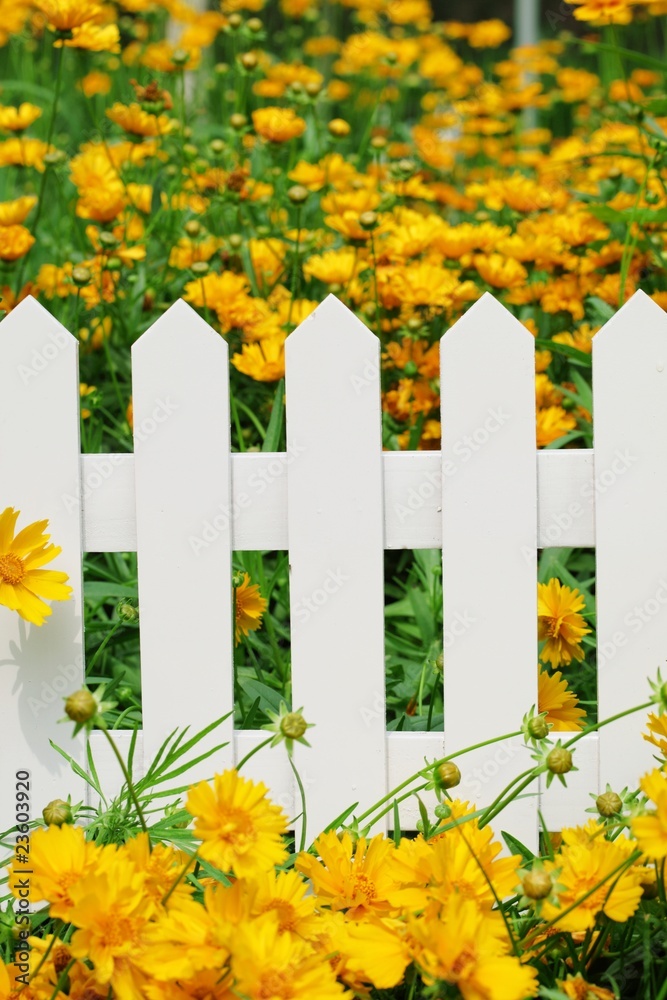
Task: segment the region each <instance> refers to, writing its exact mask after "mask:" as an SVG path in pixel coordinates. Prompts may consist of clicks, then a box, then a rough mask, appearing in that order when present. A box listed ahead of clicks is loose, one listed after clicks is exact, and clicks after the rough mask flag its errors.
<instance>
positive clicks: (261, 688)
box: [243, 677, 282, 712]
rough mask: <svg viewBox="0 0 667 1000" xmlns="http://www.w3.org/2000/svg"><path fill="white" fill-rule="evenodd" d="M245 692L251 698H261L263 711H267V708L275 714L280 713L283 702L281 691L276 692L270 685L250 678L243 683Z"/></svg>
mask: <svg viewBox="0 0 667 1000" xmlns="http://www.w3.org/2000/svg"><path fill="white" fill-rule="evenodd" d="M243 691H244V692H245V694H248V695H250V697H251V698H259V703H260V705H261V708H262V711H266V709H267V708H270V709H271V710H272V711H273V712H279V711H280V702H281V700H282V696H281V694H280V691H275V690H274V689H273V688H271V687H269V686H268V684H263V683H262V681H258V680H256V678H254V677H248V678H247V680H244V681H243Z"/></svg>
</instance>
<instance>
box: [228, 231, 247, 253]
mask: <svg viewBox="0 0 667 1000" xmlns="http://www.w3.org/2000/svg"><path fill="white" fill-rule="evenodd" d="M228 243H229V245H230V247H231V248H232V250H240V249H241V247H242V246H243V237H242V236H241V234H240V233H232V235H231V236H230V237H229V240H228Z"/></svg>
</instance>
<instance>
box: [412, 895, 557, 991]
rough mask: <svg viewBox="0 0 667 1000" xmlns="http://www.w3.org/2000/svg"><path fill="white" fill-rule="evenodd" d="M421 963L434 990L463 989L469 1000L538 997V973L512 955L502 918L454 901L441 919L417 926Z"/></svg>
mask: <svg viewBox="0 0 667 1000" xmlns="http://www.w3.org/2000/svg"><path fill="white" fill-rule="evenodd" d="M408 927H409V933H410V934H411V935H412V936H413V938H414V940H415V960H416V962H417V964H418V966H419V967H420V969H421V970H422V974H423V976H424V979H425V980H426V982H427V983H428V984H431V983H435V982H437V981H444V982H445V983H452V984H455V985H456V986H458V988H459V990H460V991H461V995H462V996H463V997H465V998H466V1000H478V998H479V1000H481V998H482V997H483V998H484V1000H526V998H527V997H534V996H535V995H536V994H537V990H538V983H537V972H536V971H535V969H533V968H530V967H529V966H526V965H521V963H520V962H519V960H518V959H516V958H514V957H513V956H511V955H508V952H509V950H510V942H509V939H508V936H507V931H506V929H505V925H504V923H503V921H502V918H501V916H500V914H498V913H481V912H480V910H479V909H478V908H477V906H476V905H475V904H474V903H473V902H471V901H470V900H468V899H465V897H463V896H460V895H453V896H452V897H451V898H450V900H449V901H448V903H447V906H446V908H445V909H444V910H443V912H442V913H440V914H439V916H438V917H431V916H426V917H423V918H421V919H418V920H413V921H412V922H411V923H410V924H409V925H408Z"/></svg>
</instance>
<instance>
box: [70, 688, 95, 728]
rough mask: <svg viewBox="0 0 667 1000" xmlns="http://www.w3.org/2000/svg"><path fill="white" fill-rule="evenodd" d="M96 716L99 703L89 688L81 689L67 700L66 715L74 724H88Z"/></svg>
mask: <svg viewBox="0 0 667 1000" xmlns="http://www.w3.org/2000/svg"><path fill="white" fill-rule="evenodd" d="M96 714H97V702H96V700H95V698H94V696H93V694H92V693H91V692H90V691H89V690H88V689H87V688H81V690H79V691H75V692H74V694H71V695H70V696H69V698H67V699H65V715H67V717H68V718H69V719H71V720H72V722H88V721H89V720H90V719H92V718H93V717H94V716H95V715H96Z"/></svg>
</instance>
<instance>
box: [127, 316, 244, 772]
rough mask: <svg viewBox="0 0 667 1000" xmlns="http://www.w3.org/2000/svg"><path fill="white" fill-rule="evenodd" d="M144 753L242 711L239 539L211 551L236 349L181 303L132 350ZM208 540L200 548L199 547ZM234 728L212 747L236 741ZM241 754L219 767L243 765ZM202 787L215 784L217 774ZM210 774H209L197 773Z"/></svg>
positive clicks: (222, 533)
mask: <svg viewBox="0 0 667 1000" xmlns="http://www.w3.org/2000/svg"><path fill="white" fill-rule="evenodd" d="M132 355H133V401H134V435H135V472H136V498H137V542H138V568H139V605H140V613H141V617H140V644H141V673H142V693H143V718H144V753H145V754H146V756H147V759H150V758H151V757H152V756H153V754H154V753H155V752H156V750H157V748H158V746H159V745H160V743H161V742H162V740H163V739H164V738H165V737H166V736H167V735H168V734H169V733H170V732H171V731H172V730H174V729H176V728H182V727H183V726H186V725H189V726H190V727H191V733H194V732H195V731H197V730H199V729H202V728H203V727H204V726H206V725H208V724H209V723H211V722H212V721H213V720H214V719H215V718H217V717H219V716H222V715H223V714H224V713H225V712H231V711H232V708H233V704H234V700H233V615H232V584H231V535H230V530H229V525H227V526H226V527H225V526H222V527H221V528H220V530H219V531H218V533H217V534H216V536H215V538H213V539H212V541H211V542H210V543H201V544H200V541H201V540H200V536H201V532H202V525H203V524H204V523H205V522H206V521H207V520H208V519H209V518H211V516H213V515H214V513H215V511H216V510H217V509H218V507H219V505H220V504H222V505H223V506H225V505H227V506H229V504H230V501H231V488H230V479H231V472H230V461H229V454H230V431H229V380H228V361H227V344H226V343H225V341H224V340H223V339H222V338H221V337H220V336H219V335H218V334H216V333H215V332H214V331H213V330H212V329H211V327H209V326H208V325H207V324H206V323H205V322H204V321H203V320H202V319H201V318H200V317H199V316H198V315H197V314H196V313H195V312H194V310H193V309H191V308H190V306H188V305H186V304H185V303H184V302H177V303H176V304H175V305H173V306H172V307H171V308H170V309H169V310H168V312H166V313H165V314H164V315H163V316H162V317H161V318H160V319H159V320H158V321H157V322H156V323H155V324H154V325H153V326H152V327H151V328H150V329H149V330H148V331H147V332H146V333H145V334H144V335H143V336H142V337H140V338H139V340H138V341H137V342H136V343H135V345H134V347H133V349H132ZM198 539H199V541H197V540H198ZM232 725H233V719H232V717H231V716H230V718H229V719H228V720H227V721H226V722H225V723H224V724H223V725H222V726H221V727H219V728H218V729H217V730H216V731H215V732H214V733H213V734H211V736H210V737H209V738H208V740H207V741H206V743H205V744H202V748H203V747H204V746H211V745H214V743H219V742H221V741H222V740H224V739H226V740H228V741H231V736H232ZM232 754H233V747H232V746H231V743H230V745H229V746H228V747H227V748H225V749H223V750H222V751H220V752H219V753H218V754H217V756H216V760H215V764H216V768H217V769H219V770H222V769H223V768H224V767H225V766H230V765H231V763H232ZM200 770H201V774H202V776H203V775H205V774H207V773H208V770H209V768H208V767H207V765H206V763H204V764H203V765H202V767H201V769H200ZM197 773H200V772H197Z"/></svg>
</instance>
